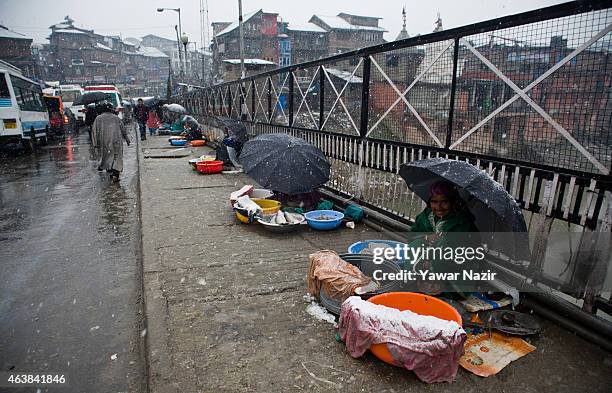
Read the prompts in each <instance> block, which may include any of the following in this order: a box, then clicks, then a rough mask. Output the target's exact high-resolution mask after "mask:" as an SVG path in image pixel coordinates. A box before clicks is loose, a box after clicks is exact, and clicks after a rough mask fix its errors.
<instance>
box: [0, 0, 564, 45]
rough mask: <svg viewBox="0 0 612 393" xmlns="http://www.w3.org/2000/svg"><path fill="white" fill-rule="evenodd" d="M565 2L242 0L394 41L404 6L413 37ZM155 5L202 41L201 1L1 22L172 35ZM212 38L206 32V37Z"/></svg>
mask: <svg viewBox="0 0 612 393" xmlns="http://www.w3.org/2000/svg"><path fill="white" fill-rule="evenodd" d="M203 2H204V4H206V3H208V21H209V23H208V25H209V26H210V23H212V22H217V21H228V22H229V21H232V20H237V19H238V0H207V1H203ZM564 2H565V1H555V0H420V1H414V0H412V1H408V0H403V1H402V0H333V1H332V0H306V1H303V0H299V1H291V0H284V1H280V0H243V1H242V7H243V13H245V14H246V13H248V12H250V11H254V10H258V9H260V8H262V9H263V10H264V11H266V12H275V13H278V14H279V16H280V17H282V19H283V20H284V21H287V22H289V23H290V24H291V22H295V23H305V22H307V21H308V19H310V17H311V16H312V15H313V14H321V15H337V14H338V13H340V12H346V13H352V14H357V15H370V16H377V17H381V18H383V19H382V20H380V25H381V26H382V27H384V28H385V29H387V30H388V33H386V34H385V39H387V40H393V39H394V38H395V37H396V36H397V34H398V33H399V31H400V30H401V28H402V15H401V12H402V7H403V6H406V12H407V30H408V33H409V34H410V35H411V36H414V35H416V34H425V33H429V32H431V31H432V30H433V27H434V22H435V20H436V14H437V13H438V12H440V14H441V17H442V21H443V24H444V28H445V29H448V28H452V27H458V26H463V25H466V24H470V23H474V22H479V21H483V20H487V19H492V18H496V17H500V16H504V15H511V14H515V13H518V12H523V11H528V10H533V9H537V8H542V7H546V6H550V5H554V4H559V3H564ZM158 7H171V8H178V7H180V8H181V18H182V26H183V30H184V31H185V32H186V33H187V35H188V36H189V40H190V41H197V42H198V46H199V45H200V44H199V43H200V42H201V40H200V11H199V10H200V0H105V1H88V0H0V24H2V25H4V26H7V27H9V28H10V29H12V30H15V31H17V32H20V33H22V34H25V35H27V36H29V37H31V38H33V39H34V41H35V42H38V43H47V42H48V41H47V40H46V38H47V37H48V36H49V33H50V30H49V26H51V25H52V24H55V23H58V22H60V21H61V20H62V19H63V18H64V17H65V16H66V15H70V17H71V18H72V19H74V20H75V24H76V25H77V26H78V27H83V28H86V29H93V30H95V32H96V33H99V34H103V35H121V36H122V37H123V38H126V37H142V36H143V35H146V34H156V35H159V36H162V37H167V38H175V37H176V35H175V33H174V25H175V24H177V23H178V22H177V21H178V15H177V13H176V12H172V11H165V12H162V13H159V12H157V11H156V8H158ZM209 37H210V35H209Z"/></svg>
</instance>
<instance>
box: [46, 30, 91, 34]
mask: <svg viewBox="0 0 612 393" xmlns="http://www.w3.org/2000/svg"><path fill="white" fill-rule="evenodd" d="M54 33H68V34H87V33H85V32H84V31H80V30H72V29H71V30H68V29H59V30H55V31H54Z"/></svg>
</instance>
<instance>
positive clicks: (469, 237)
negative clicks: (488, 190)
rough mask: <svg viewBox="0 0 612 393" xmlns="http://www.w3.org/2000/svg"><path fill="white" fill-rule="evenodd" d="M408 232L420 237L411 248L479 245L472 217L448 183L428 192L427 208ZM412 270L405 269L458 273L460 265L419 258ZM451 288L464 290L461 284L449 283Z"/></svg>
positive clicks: (442, 182)
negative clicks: (418, 234)
mask: <svg viewBox="0 0 612 393" xmlns="http://www.w3.org/2000/svg"><path fill="white" fill-rule="evenodd" d="M411 232H413V233H422V234H424V236H420V237H419V238H418V239H416V240H414V241H412V242H411V243H410V246H411V247H421V248H424V247H436V248H439V249H443V250H446V249H448V248H452V249H457V248H460V247H475V246H477V244H478V240H479V239H477V236H474V234H473V233H474V232H478V228H477V227H476V225H475V224H474V217H473V216H472V214H471V213H470V212H469V211H468V210H467V209H466V208H465V205H464V203H463V200H462V199H461V197H460V196H459V193H458V192H457V190H456V188H455V187H454V186H453V185H452V184H451V183H449V182H445V181H439V182H437V183H434V184H433V185H432V186H431V188H430V189H429V200H428V201H427V207H426V208H425V210H423V211H422V212H421V213H420V214H419V215H417V217H416V219H415V222H414V225H413V226H412V229H411ZM462 232H463V233H466V234H465V235H454V234H453V235H450V233H462ZM414 262H415V266H414V267H412V266H406V268H413V269H414V270H415V271H419V270H428V271H430V272H449V273H452V272H459V271H460V270H462V267H461V265H462V264H459V263H456V261H452V260H451V261H449V260H442V259H440V258H438V257H435V258H430V259H427V258H420V260H418V261H414ZM452 284H453V285H452V287H453V288H454V289H456V290H458V291H459V292H462V291H461V290H460V289H461V287H463V285H461V283H460V282H452Z"/></svg>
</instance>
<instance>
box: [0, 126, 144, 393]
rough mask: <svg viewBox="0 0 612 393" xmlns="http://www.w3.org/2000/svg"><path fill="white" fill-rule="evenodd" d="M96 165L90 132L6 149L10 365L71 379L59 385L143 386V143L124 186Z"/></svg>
mask: <svg viewBox="0 0 612 393" xmlns="http://www.w3.org/2000/svg"><path fill="white" fill-rule="evenodd" d="M131 135H134V134H131ZM95 168H96V164H95V161H94V155H93V151H92V149H91V147H90V143H89V137H88V135H87V133H84V135H83V134H82V135H81V136H73V137H70V136H68V137H67V138H66V140H65V141H62V142H55V143H50V144H49V145H48V146H46V147H41V148H39V150H38V151H37V152H36V153H35V154H32V155H25V154H23V153H20V152H18V151H14V150H10V149H8V150H7V149H3V150H1V151H0V316H1V317H0V371H9V370H12V371H15V372H38V373H39V372H45V373H49V372H58V373H62V374H66V375H67V376H68V379H69V382H70V386H69V387H67V388H64V389H59V390H58V389H49V391H62V392H104V393H108V392H127V391H130V392H140V391H144V386H145V384H144V361H143V356H144V355H143V353H144V351H143V348H142V342H143V340H144V339H143V338H141V337H142V336H143V335H144V334H145V332H144V330H143V328H142V326H143V322H142V305H141V293H142V291H141V288H142V282H141V262H140V251H139V244H140V240H139V237H140V231H139V227H138V222H139V219H138V214H139V213H138V206H137V202H138V201H137V186H138V182H137V180H138V179H137V163H136V149H135V147H134V145H132V147H127V146H126V145H124V172H123V175H122V178H121V182H120V183H119V184H116V183H110V181H109V178H108V175H107V174H106V173H104V174H100V173H98V172H97V171H96V169H95ZM114 355H116V358H115V356H114ZM0 391H2V392H4V391H7V389H6V388H2V387H0ZM8 391H11V392H13V391H15V392H17V391H24V392H26V391H27V392H35V391H36V388H34V389H33V388H29V389H25V388H23V389H20V390H12V389H9V390H8ZM41 391H46V389H42V390H41Z"/></svg>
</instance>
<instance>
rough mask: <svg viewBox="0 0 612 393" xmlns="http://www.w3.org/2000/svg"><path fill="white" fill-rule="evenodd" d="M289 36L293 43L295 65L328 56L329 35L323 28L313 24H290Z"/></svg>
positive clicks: (292, 57)
mask: <svg viewBox="0 0 612 393" xmlns="http://www.w3.org/2000/svg"><path fill="white" fill-rule="evenodd" d="M287 35H288V36H289V40H290V42H291V60H292V63H293V64H299V63H304V62H307V61H311V60H317V59H320V58H323V57H325V56H327V54H328V46H329V43H328V36H329V34H328V33H327V31H325V30H324V29H323V28H321V27H319V26H317V25H315V24H313V23H304V24H295V23H293V22H292V23H290V24H289V26H287Z"/></svg>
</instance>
